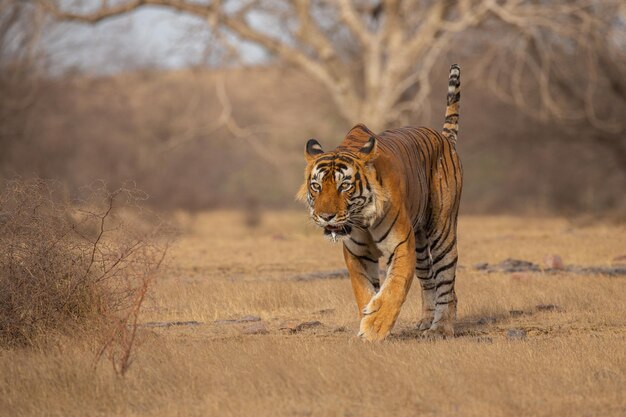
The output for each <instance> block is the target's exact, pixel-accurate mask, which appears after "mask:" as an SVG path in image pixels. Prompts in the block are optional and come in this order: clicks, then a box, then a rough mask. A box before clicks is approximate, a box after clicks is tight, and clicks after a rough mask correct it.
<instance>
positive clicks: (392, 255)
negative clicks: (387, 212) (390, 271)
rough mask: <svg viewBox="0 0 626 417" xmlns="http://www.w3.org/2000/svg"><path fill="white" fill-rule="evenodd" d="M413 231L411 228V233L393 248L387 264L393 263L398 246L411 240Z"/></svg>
mask: <svg viewBox="0 0 626 417" xmlns="http://www.w3.org/2000/svg"><path fill="white" fill-rule="evenodd" d="M411 232H412V230H409V234H408V235H406V238H405V239H404V240H403V241H402V242H400V243H398V244H397V245H396V247H395V248H393V250H392V251H391V255H390V256H389V260H388V261H387V265H389V264H391V261H392V260H393V257H394V255H395V254H396V251H397V250H398V247H400V245H401V244H403V243H404V242H406V241H407V240H409V237H410V236H411Z"/></svg>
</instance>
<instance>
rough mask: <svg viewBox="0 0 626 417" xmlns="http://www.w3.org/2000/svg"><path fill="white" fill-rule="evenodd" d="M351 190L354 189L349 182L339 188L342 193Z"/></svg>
mask: <svg viewBox="0 0 626 417" xmlns="http://www.w3.org/2000/svg"><path fill="white" fill-rule="evenodd" d="M350 188H352V184H350V183H349V182H344V183H342V184H341V185H340V186H339V190H340V191H348V190H349V189H350Z"/></svg>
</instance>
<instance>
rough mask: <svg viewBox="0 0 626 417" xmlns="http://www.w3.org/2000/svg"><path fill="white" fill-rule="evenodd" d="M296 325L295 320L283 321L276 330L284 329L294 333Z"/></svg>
mask: <svg viewBox="0 0 626 417" xmlns="http://www.w3.org/2000/svg"><path fill="white" fill-rule="evenodd" d="M297 327H298V322H297V321H284V322H282V323H281V324H280V326H278V330H286V331H288V332H290V333H295V332H296V328H297Z"/></svg>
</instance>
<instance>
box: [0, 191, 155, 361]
mask: <svg viewBox="0 0 626 417" xmlns="http://www.w3.org/2000/svg"><path fill="white" fill-rule="evenodd" d="M82 195H83V198H82V199H80V200H78V201H75V202H74V203H73V204H70V203H68V201H67V198H66V197H65V193H64V192H63V188H62V187H61V186H60V185H59V184H57V183H55V182H52V181H44V180H38V179H34V180H27V181H23V180H11V181H7V182H6V183H5V184H4V187H3V190H2V192H1V193H0V288H2V291H1V292H0V346H5V347H17V346H26V345H28V346H35V345H39V344H45V343H46V342H47V341H49V340H50V339H53V338H55V337H56V336H61V335H69V334H73V335H75V336H76V335H80V334H81V333H84V331H87V332H88V333H89V334H94V331H95V333H96V334H97V333H99V334H100V336H99V337H98V340H100V343H102V348H101V350H100V354H105V353H106V354H107V355H108V356H109V358H110V359H111V360H112V363H113V364H114V367H115V369H116V371H118V372H119V373H124V372H125V371H126V370H127V368H128V364H129V363H130V352H131V348H132V344H133V342H134V337H135V330H136V326H134V323H135V322H136V320H137V315H138V313H139V309H140V307H141V305H142V303H143V300H144V299H145V295H146V292H147V290H148V288H149V287H150V286H151V285H152V283H153V280H154V278H155V274H156V272H157V270H158V268H159V266H160V264H161V261H162V258H163V256H164V254H165V248H164V246H163V244H162V243H161V242H160V241H159V240H158V239H157V235H156V234H157V233H158V232H159V227H158V226H148V225H149V224H150V222H148V221H147V220H148V216H147V213H145V212H143V211H142V210H141V209H140V207H139V205H138V203H139V202H140V201H141V200H142V199H143V198H144V197H145V195H144V194H143V193H141V192H139V191H138V190H136V189H133V188H121V189H118V190H115V191H108V190H107V189H106V187H105V186H104V185H103V184H99V183H97V184H94V185H93V186H91V187H87V188H85V189H84V190H83V191H82ZM129 220H132V224H130V222H129ZM152 224H153V225H154V222H152ZM137 225H141V226H143V227H138V226H137Z"/></svg>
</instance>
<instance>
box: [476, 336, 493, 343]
mask: <svg viewBox="0 0 626 417" xmlns="http://www.w3.org/2000/svg"><path fill="white" fill-rule="evenodd" d="M476 342H478V343H489V344H491V343H493V338H491V337H489V336H479V337H477V338H476Z"/></svg>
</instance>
